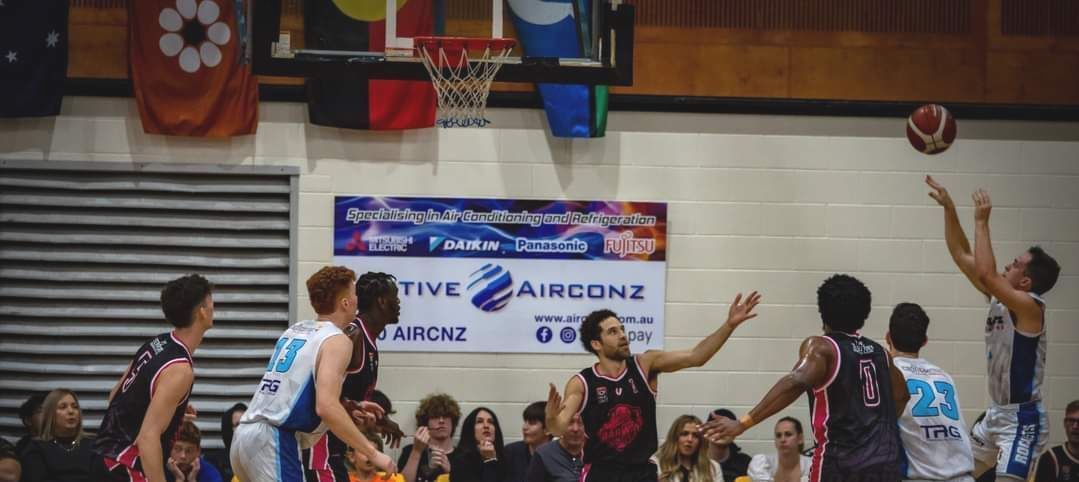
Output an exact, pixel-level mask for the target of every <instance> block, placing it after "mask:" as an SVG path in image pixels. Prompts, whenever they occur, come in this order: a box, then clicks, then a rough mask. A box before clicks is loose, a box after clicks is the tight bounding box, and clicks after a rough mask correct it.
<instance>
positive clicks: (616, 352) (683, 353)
mask: <svg viewBox="0 0 1079 482" xmlns="http://www.w3.org/2000/svg"><path fill="white" fill-rule="evenodd" d="M760 301H761V296H760V295H759V294H757V292H756V291H754V292H753V293H750V295H749V296H748V297H746V298H745V300H744V301H743V299H742V294H741V293H739V294H738V296H737V297H735V298H734V302H733V303H731V307H730V310H729V311H728V314H727V321H726V323H724V324H723V326H720V327H719V329H718V330H716V331H715V332H713V333H712V334H711V335H708V337H707V338H705V339H704V340H702V341H701V342H700V343H697V346H696V347H694V348H693V349H691V350H679V351H660V350H650V351H647V352H644V353H643V354H641V355H637V356H631V355H630V350H629V340H628V339H627V338H626V332H625V330H624V329H623V328H622V322H621V321H619V319H618V316H617V315H615V314H614V312H612V311H610V310H599V311H594V312H592V313H591V314H589V315H588V316H587V317H585V319H584V322H582V323H581V329H580V331H581V343H582V344H584V347H585V349H586V350H588V351H590V352H592V353H593V354H594V355H596V357H597V358H599V361H598V362H597V363H596V364H595V365H593V366H591V367H589V368H585V369H584V370H581V372H580V373H578V374H577V375H574V376H573V378H570V379H569V382H567V383H566V397H565V403H563V400H562V397H561V396H560V395H559V394H558V390H557V389H556V388H555V386H554V385H553V384H552V385H551V386H550V390H549V392H548V396H547V406H546V419H547V430H548V431H549V432H551V433H553V434H555V435H561V434H562V431H563V430H565V428H566V427H567V426H568V425H569V423H570V421H571V420H572V419H573V417H574V415H577V414H580V416H581V421H582V422H583V423H584V427H585V434H586V435H587V440H586V442H585V447H584V460H583V461H584V467H583V468H582V470H581V480H582V481H587V482H593V481H601V482H645V481H648V482H655V481H656V466H655V465H654V464H652V463H651V462H650V461H649V460H648V458H649V457H651V456H652V454H654V453H655V452H656V448H657V435H656V386H657V384H656V382H657V376H658V375H659V374H660V373H672V372H676V371H678V370H682V369H684V368H689V367H699V366H701V365H704V364H705V363H706V362H708V360H710V359H711V358H712V356H714V355H715V354H716V352H717V351H719V349H720V348H721V347H722V346H723V344H724V343H726V342H727V339H728V338H730V336H731V333H732V332H733V331H734V329H735V328H737V327H738V325H740V324H742V322H744V321H746V320H748V319H750V318H754V317H756V316H757V314H756V313H753V308H754V307H756V306H757V304H758V303H760Z"/></svg>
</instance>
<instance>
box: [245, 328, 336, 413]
mask: <svg viewBox="0 0 1079 482" xmlns="http://www.w3.org/2000/svg"><path fill="white" fill-rule="evenodd" d="M337 335H341V336H344V333H342V332H341V330H340V329H339V328H337V327H336V326H334V324H333V323H330V322H328V321H312V320H307V321H301V322H299V323H296V324H295V325H292V326H290V327H289V328H288V329H287V330H285V332H284V333H283V334H282V335H281V337H280V338H278V339H277V345H276V346H275V348H274V353H273V356H271V357H270V362H269V364H268V365H267V366H266V373H265V374H263V376H262V381H261V382H259V386H258V389H257V390H256V391H255V396H254V397H252V398H251V403H250V404H248V407H247V411H246V412H244V415H243V417H242V418H241V419H240V423H253V422H264V423H268V424H270V425H273V426H275V427H278V428H280V429H283V430H294V431H298V432H307V433H311V434H322V433H324V432H325V431H326V426H325V425H324V424H322V419H320V418H319V416H318V414H316V413H315V361H316V360H317V358H318V353H319V348H321V347H322V342H324V341H326V340H327V339H329V338H330V337H333V336H337ZM341 381H342V383H343V382H344V376H343V375H342V378H341Z"/></svg>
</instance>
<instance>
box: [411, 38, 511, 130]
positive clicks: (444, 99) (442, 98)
mask: <svg viewBox="0 0 1079 482" xmlns="http://www.w3.org/2000/svg"><path fill="white" fill-rule="evenodd" d="M416 48H417V50H419V51H420V58H421V59H422V60H423V65H424V67H427V73H429V74H431V81H432V83H434V85H435V93H437V94H438V120H436V121H435V123H436V124H437V125H438V126H439V127H484V126H486V125H487V124H490V123H491V121H489V120H487V116H486V112H487V95H488V94H490V92H491V82H493V81H494V78H495V74H497V73H498V69H499V68H500V67H502V63H503V61H504V60H505V59H506V57H507V56H508V55H509V54H510V51H511V50H512V49H513V46H512V44H511V45H508V46H506V47H503V48H494V49H492V47H491V45H488V46H487V48H486V49H484V50H483V52H482V53H480V54H479V56H478V57H477V58H476V59H473V61H472V62H470V61H469V51H468V49H467V48H465V49H463V51H462V53H461V55H460V56H459V57H457V58H456V59H451V58H450V56H449V55H447V54H446V50H445V49H444V48H442V46H440V45H428V44H420V45H418V46H417V47H416ZM439 66H441V68H440V67H439Z"/></svg>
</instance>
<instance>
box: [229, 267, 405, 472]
mask: <svg viewBox="0 0 1079 482" xmlns="http://www.w3.org/2000/svg"><path fill="white" fill-rule="evenodd" d="M307 292H308V295H309V297H310V299H311V305H312V306H313V307H314V308H315V313H317V314H318V318H317V319H315V320H306V321H301V322H299V323H296V324H294V325H292V326H290V327H289V328H288V329H287V330H285V332H284V333H283V334H282V335H281V337H280V338H278V340H277V344H276V346H275V348H274V353H273V355H272V356H271V357H270V361H269V364H268V365H267V366H266V372H265V374H264V375H263V376H262V381H261V382H259V385H258V388H257V391H256V392H255V395H254V396H253V397H252V398H251V403H249V404H248V409H247V411H246V412H244V415H243V418H241V419H240V425H239V426H238V427H236V433H235V435H233V441H232V450H231V454H230V458H231V459H232V468H233V471H234V473H235V475H236V477H237V478H238V479H239V480H242V481H244V482H269V481H281V482H294V481H299V482H302V481H303V480H304V473H303V466H302V464H301V463H300V461H301V457H300V451H301V449H305V448H309V447H310V446H311V445H312V444H313V443H314V442H316V441H317V440H318V439H319V438H320V437H321V436H322V435H323V434H324V433H325V432H326V430H329V431H331V432H333V433H334V434H335V435H337V436H338V437H340V438H341V440H343V441H344V442H345V443H347V444H349V445H350V446H352V447H353V448H355V449H356V450H357V451H358V452H360V453H362V454H363V455H364V456H366V457H367V458H368V460H370V461H371V462H372V463H373V464H374V465H375V467H378V468H379V469H380V470H383V471H385V472H387V473H390V474H392V473H394V472H396V471H397V470H396V467H395V466H394V463H393V460H392V459H390V457H389V456H387V455H386V454H384V453H382V452H379V451H378V449H376V448H375V446H374V445H373V444H371V442H370V441H369V440H367V437H365V436H364V435H363V433H362V432H360V429H359V428H358V427H357V426H356V423H355V422H354V421H353V418H352V416H351V415H350V414H349V412H348V411H347V410H345V407H344V406H343V405H342V402H341V386H342V384H343V383H344V381H345V371H346V369H347V367H348V364H349V359H350V358H351V357H352V352H353V344H352V341H350V340H349V338H348V337H347V336H346V335H345V333H344V332H343V331H342V329H343V328H345V326H346V325H348V324H349V323H351V322H352V320H354V319H355V318H356V274H355V273H353V272H352V270H350V269H348V268H344V267H340V266H326V267H323V268H322V269H320V270H319V271H318V272H317V273H315V274H314V275H312V276H311V277H310V278H308V280H307Z"/></svg>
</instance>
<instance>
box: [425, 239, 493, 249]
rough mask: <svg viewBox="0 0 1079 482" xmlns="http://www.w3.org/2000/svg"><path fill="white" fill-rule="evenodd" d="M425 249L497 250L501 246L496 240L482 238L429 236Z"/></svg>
mask: <svg viewBox="0 0 1079 482" xmlns="http://www.w3.org/2000/svg"><path fill="white" fill-rule="evenodd" d="M427 248H428V249H427V251H429V252H432V253H433V252H435V251H439V250H441V251H498V250H499V249H501V248H502V245H501V243H499V242H498V241H496V240H483V239H447V238H446V237H445V236H431V238H430V239H429V240H428V242H427Z"/></svg>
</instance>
